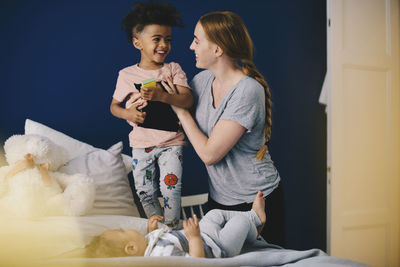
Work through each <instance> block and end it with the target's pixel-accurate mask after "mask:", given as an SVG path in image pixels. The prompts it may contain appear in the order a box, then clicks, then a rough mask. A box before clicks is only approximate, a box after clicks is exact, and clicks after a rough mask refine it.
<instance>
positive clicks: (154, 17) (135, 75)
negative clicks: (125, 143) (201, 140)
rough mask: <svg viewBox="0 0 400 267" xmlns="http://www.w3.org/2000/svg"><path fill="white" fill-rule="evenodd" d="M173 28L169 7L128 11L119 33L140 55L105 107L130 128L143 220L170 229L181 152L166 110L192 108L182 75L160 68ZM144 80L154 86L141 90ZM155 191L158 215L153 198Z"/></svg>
mask: <svg viewBox="0 0 400 267" xmlns="http://www.w3.org/2000/svg"><path fill="white" fill-rule="evenodd" d="M174 26H178V27H183V23H182V20H181V17H180V14H179V12H178V11H177V10H176V8H175V7H173V6H172V5H170V4H168V3H155V2H152V1H150V2H137V3H135V4H134V5H133V8H132V11H130V12H129V13H127V14H126V15H125V17H124V18H123V20H122V28H123V29H124V30H125V31H126V33H127V36H128V40H129V41H131V42H132V44H133V46H134V47H135V48H136V49H138V50H139V51H140V61H139V63H137V64H135V65H132V66H129V67H126V68H124V69H122V70H121V71H120V72H119V76H118V80H117V84H116V89H115V91H114V94H113V99H112V102H111V106H110V110H111V113H112V114H113V115H114V116H116V117H118V118H122V119H125V120H127V121H128V122H130V124H131V125H133V130H132V131H131V132H130V134H129V142H130V146H131V147H132V157H133V163H132V170H133V178H134V181H135V188H136V191H137V194H138V196H139V199H140V202H141V203H142V206H143V209H144V211H145V213H146V216H147V217H148V218H150V217H152V216H156V215H158V216H164V223H165V224H167V225H168V226H170V227H172V228H176V227H177V226H178V224H179V219H180V209H181V183H182V148H183V147H182V146H183V145H186V141H185V136H184V133H183V132H182V130H181V128H180V126H179V120H178V119H177V117H176V115H175V113H174V112H173V111H172V109H171V107H170V104H173V105H176V106H180V107H182V108H190V107H191V106H192V104H193V98H192V94H191V90H190V89H189V85H188V83H187V78H186V74H185V73H184V72H183V70H182V69H181V67H180V66H179V64H177V63H174V62H170V63H166V62H164V60H165V58H166V56H167V55H168V53H169V52H170V49H171V39H172V38H171V35H172V27H174ZM148 79H154V80H155V81H156V82H157V85H156V86H151V87H146V86H143V85H142V82H143V81H145V80H148ZM166 84H170V85H175V86H176V88H177V91H178V92H177V93H175V92H167V91H165V89H164V86H163V85H166ZM169 87H170V86H165V88H169ZM124 101H126V108H124V107H123V103H124ZM157 165H158V167H159V178H160V179H159V180H160V185H159V187H158V184H157V183H156V177H155V176H156V169H157V168H156V167H157ZM158 188H160V191H161V194H162V197H163V199H164V210H162V208H161V206H160V203H159V201H158V198H157V189H158Z"/></svg>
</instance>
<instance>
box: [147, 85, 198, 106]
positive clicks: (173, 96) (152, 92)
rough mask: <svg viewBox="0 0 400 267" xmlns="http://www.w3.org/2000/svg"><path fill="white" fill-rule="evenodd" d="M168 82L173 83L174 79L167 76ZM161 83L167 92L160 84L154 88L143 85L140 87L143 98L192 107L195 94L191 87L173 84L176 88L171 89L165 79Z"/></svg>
mask: <svg viewBox="0 0 400 267" xmlns="http://www.w3.org/2000/svg"><path fill="white" fill-rule="evenodd" d="M167 82H168V84H172V80H171V79H169V78H167ZM161 83H162V85H163V86H164V88H165V89H166V90H167V92H165V91H164V90H163V89H162V88H161V86H160V85H157V87H153V88H146V87H142V88H141V89H140V94H141V95H142V98H143V99H144V100H152V101H159V102H163V103H166V104H170V105H174V106H177V107H181V108H190V107H191V106H192V105H193V96H192V92H191V90H190V89H189V88H187V87H184V86H180V85H175V86H173V87H174V89H173V90H170V86H167V84H166V83H165V82H164V81H162V82H161ZM175 88H176V89H175Z"/></svg>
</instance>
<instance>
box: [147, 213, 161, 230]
mask: <svg viewBox="0 0 400 267" xmlns="http://www.w3.org/2000/svg"><path fill="white" fill-rule="evenodd" d="M162 220H163V217H162V216H160V215H157V214H156V215H153V216H151V217H150V218H149V219H148V220H147V231H148V233H150V232H153V231H154V230H157V229H158V222H161V221H162Z"/></svg>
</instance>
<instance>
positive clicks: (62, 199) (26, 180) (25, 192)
mask: <svg viewBox="0 0 400 267" xmlns="http://www.w3.org/2000/svg"><path fill="white" fill-rule="evenodd" d="M4 152H5V157H6V160H7V162H8V164H9V166H4V167H1V168H0V214H4V212H6V213H11V214H13V215H17V216H19V217H24V218H36V217H40V216H51V215H69V216H79V215H84V214H86V213H87V211H88V210H89V209H90V208H91V207H92V206H93V202H94V196H95V185H94V183H93V180H92V179H91V178H89V177H88V176H86V175H82V174H74V175H68V174H65V173H61V172H57V170H58V169H59V168H60V167H61V166H62V165H65V164H66V163H67V152H66V151H65V150H64V148H62V147H61V146H58V145H56V144H55V143H54V142H52V141H51V140H50V139H48V138H46V137H44V136H39V135H13V136H11V137H10V138H9V139H8V140H7V141H6V142H5V144H4Z"/></svg>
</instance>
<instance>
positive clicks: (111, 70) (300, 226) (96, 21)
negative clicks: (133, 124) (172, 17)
mask: <svg viewBox="0 0 400 267" xmlns="http://www.w3.org/2000/svg"><path fill="white" fill-rule="evenodd" d="M132 3H133V1H130V0H129V1H128V0H123V1H122V0H120V1H105V0H85V1H78V0H76V1H71V0H68V1H67V0H65V1H62V0H57V1H54V0H48V1H45V0H38V1H22V0H8V1H4V0H2V1H1V2H0V78H1V85H0V88H1V98H0V99H1V101H0V103H1V104H0V140H3V141H4V140H5V138H7V137H8V136H10V135H12V134H16V133H23V125H24V120H25V119H26V118H30V119H32V120H35V121H38V122H41V123H44V124H46V125H48V126H50V127H52V128H55V129H57V130H60V131H62V132H64V133H66V134H68V135H70V136H73V137H75V138H77V139H79V140H82V141H85V142H88V143H90V144H92V145H94V146H97V147H102V148H107V147H109V146H110V145H112V144H113V143H115V142H117V141H119V140H121V139H122V140H123V141H124V144H125V146H126V147H125V150H124V151H125V153H130V152H129V148H128V142H127V134H128V132H129V130H130V127H129V125H128V124H127V123H125V122H124V121H122V120H119V119H116V118H114V117H113V116H112V115H111V114H110V112H109V104H110V101H111V96H112V93H113V91H114V86H115V81H116V78H117V74H118V70H119V69H121V68H123V67H125V66H128V65H131V64H134V63H136V62H137V61H138V53H137V51H135V49H134V48H133V47H132V46H131V45H130V44H129V43H128V42H127V40H126V37H125V34H124V33H123V32H121V31H120V21H121V19H122V17H123V15H124V14H125V13H126V12H127V11H129V10H130V7H131V5H132ZM172 3H174V4H175V5H176V6H177V8H178V10H179V11H181V13H182V15H183V20H184V22H185V24H186V27H185V28H184V29H176V30H174V36H173V39H174V40H173V50H172V52H171V54H170V55H169V56H168V60H173V61H176V62H179V63H180V64H181V65H182V67H183V69H184V70H185V71H186V73H187V75H188V78H189V79H191V78H192V77H193V75H195V74H196V73H197V72H198V71H199V70H197V69H196V68H195V66H194V54H193V52H191V51H190V50H189V45H190V43H191V41H192V36H193V29H194V26H195V24H196V21H197V19H198V18H199V17H200V16H201V15H202V14H204V13H206V12H208V11H212V10H217V9H228V10H232V11H234V12H236V13H238V14H239V15H240V16H242V18H243V20H244V21H245V23H246V25H247V26H248V29H249V32H250V34H251V35H252V38H253V41H254V44H255V48H256V53H255V63H256V65H257V66H258V68H259V70H260V71H261V72H262V73H263V74H264V75H265V77H266V79H267V81H268V82H269V84H270V87H271V90H272V97H273V99H272V100H273V103H274V106H273V128H272V142H271V145H270V151H271V154H272V158H273V159H274V161H275V163H276V166H277V168H278V170H279V171H280V174H281V176H282V183H281V187H280V189H279V190H278V191H276V192H275V193H273V195H272V196H271V199H270V200H268V202H267V205H269V206H271V211H270V214H268V219H269V221H270V225H267V227H268V228H269V231H270V232H271V240H270V241H271V242H273V243H278V244H281V245H284V246H285V247H288V248H294V249H308V248H314V247H317V248H321V249H325V247H326V245H325V242H326V238H325V234H326V230H325V225H326V215H325V213H326V207H325V206H326V181H325V169H326V141H325V140H326V129H325V123H326V119H325V114H324V110H323V107H321V106H320V105H319V104H318V96H319V92H320V89H321V86H322V82H323V78H324V74H325V70H326V59H325V58H326V48H325V47H326V23H325V21H326V12H325V9H326V8H325V1H320V0H302V1H273V0H269V1H254V0H248V1H233V0H224V1H215V0H203V1H184V0H180V1H172ZM184 167H185V169H184V175H185V176H184V179H185V180H184V188H183V193H184V194H185V195H187V194H193V193H202V192H206V191H207V179H206V176H207V174H206V172H205V169H204V167H203V164H202V163H201V162H200V161H199V159H198V158H197V156H196V155H195V153H194V152H193V150H192V148H191V147H189V148H187V149H186V151H185V165H184Z"/></svg>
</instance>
